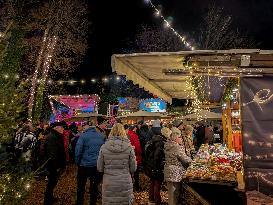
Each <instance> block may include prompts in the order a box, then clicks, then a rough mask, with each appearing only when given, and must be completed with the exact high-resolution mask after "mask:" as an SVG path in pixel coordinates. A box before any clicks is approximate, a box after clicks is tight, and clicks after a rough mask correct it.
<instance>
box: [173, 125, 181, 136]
mask: <svg viewBox="0 0 273 205" xmlns="http://www.w3.org/2000/svg"><path fill="white" fill-rule="evenodd" d="M172 135H175V136H180V135H181V131H180V130H179V129H178V128H176V127H173V128H172Z"/></svg>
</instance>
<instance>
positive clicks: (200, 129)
mask: <svg viewBox="0 0 273 205" xmlns="http://www.w3.org/2000/svg"><path fill="white" fill-rule="evenodd" d="M196 141H197V142H196V144H197V148H199V147H200V146H201V145H202V144H204V143H205V126H204V125H203V124H199V125H198V126H197V128H196Z"/></svg>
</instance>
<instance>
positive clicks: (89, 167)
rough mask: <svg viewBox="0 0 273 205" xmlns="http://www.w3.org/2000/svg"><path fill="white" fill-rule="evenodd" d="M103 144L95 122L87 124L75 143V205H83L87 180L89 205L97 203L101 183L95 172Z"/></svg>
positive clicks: (98, 174)
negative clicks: (88, 182)
mask: <svg viewBox="0 0 273 205" xmlns="http://www.w3.org/2000/svg"><path fill="white" fill-rule="evenodd" d="M103 144H104V136H103V135H102V134H101V133H99V132H97V130H96V124H95V122H94V121H91V122H88V124H87V125H86V126H85V127H84V131H83V133H82V134H81V135H80V137H79V139H78V141H77V145H76V150H75V162H76V164H77V165H78V175H77V183H78V190H77V203H76V204H77V205H83V203H84V193H85V185H86V181H87V178H89V180H90V205H95V204H96V203H97V196H98V186H99V184H100V182H101V174H100V173H99V172H98V171H97V159H98V156H99V151H100V148H101V146H102V145H103Z"/></svg>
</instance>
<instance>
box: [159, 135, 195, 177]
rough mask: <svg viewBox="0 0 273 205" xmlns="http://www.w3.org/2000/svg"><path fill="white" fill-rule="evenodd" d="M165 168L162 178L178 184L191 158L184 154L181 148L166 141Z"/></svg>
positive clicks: (172, 142)
mask: <svg viewBox="0 0 273 205" xmlns="http://www.w3.org/2000/svg"><path fill="white" fill-rule="evenodd" d="M164 152H165V166H164V178H165V181H168V182H180V181H181V180H182V178H183V175H184V173H185V168H187V167H188V166H189V163H190V162H191V158H190V157H188V156H187V155H186V154H185V150H184V148H183V146H181V145H179V144H177V143H176V142H174V141H171V140H168V141H167V142H166V143H165V145H164Z"/></svg>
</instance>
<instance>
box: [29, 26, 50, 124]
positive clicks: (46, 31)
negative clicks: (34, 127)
mask: <svg viewBox="0 0 273 205" xmlns="http://www.w3.org/2000/svg"><path fill="white" fill-rule="evenodd" d="M47 35H48V29H46V30H45V33H44V37H43V44H42V47H41V50H40V53H39V56H38V59H37V65H36V68H35V71H34V74H33V77H32V83H31V89H30V98H29V102H28V120H29V121H32V110H33V105H34V98H35V92H36V82H37V78H38V72H39V69H40V64H41V62H42V58H43V53H44V49H45V48H44V47H45V46H44V45H45V43H46V41H47Z"/></svg>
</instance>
